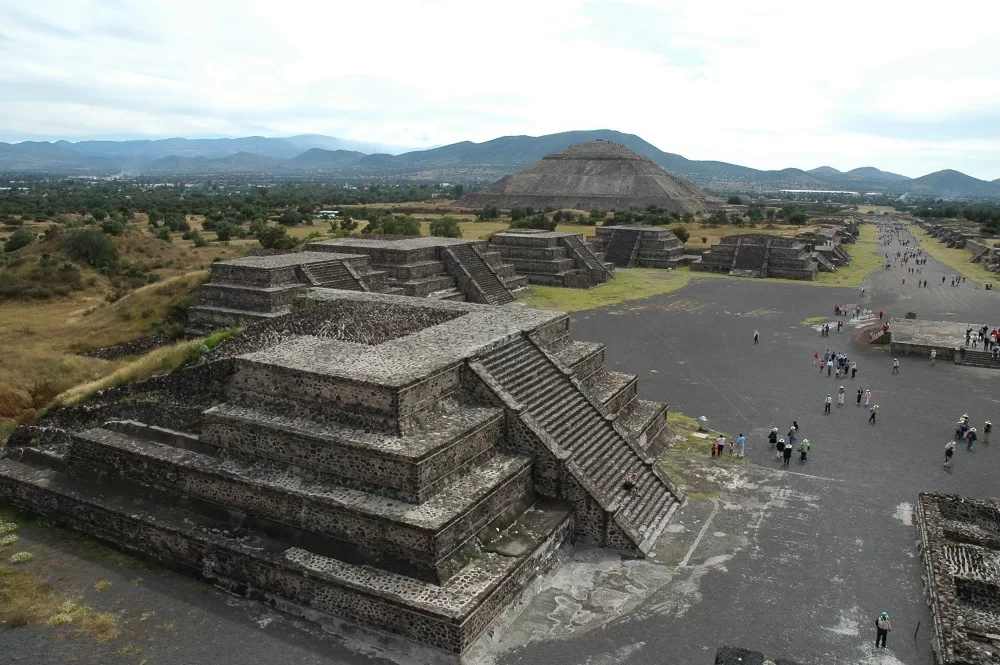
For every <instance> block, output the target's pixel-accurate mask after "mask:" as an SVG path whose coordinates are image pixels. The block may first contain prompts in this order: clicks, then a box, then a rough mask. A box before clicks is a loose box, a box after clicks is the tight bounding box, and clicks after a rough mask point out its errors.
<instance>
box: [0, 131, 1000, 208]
mask: <svg viewBox="0 0 1000 665" xmlns="http://www.w3.org/2000/svg"><path fill="white" fill-rule="evenodd" d="M594 139H605V140H609V141H614V142H615V143H621V144H623V145H625V146H626V147H628V148H629V149H631V150H633V151H635V152H637V153H639V154H640V155H642V156H644V157H646V158H648V159H649V160H651V161H652V162H653V163H655V164H658V165H659V166H661V167H663V168H664V169H666V170H667V171H669V172H670V173H673V174H674V175H678V176H681V177H682V178H686V179H688V180H690V181H692V182H693V183H695V184H696V185H699V186H702V187H709V188H713V189H716V190H723V191H724V190H756V189H764V190H774V189H820V190H848V191H862V192H886V193H893V194H904V193H910V194H914V195H920V196H936V197H938V196H939V197H949V198H1000V179H998V180H994V181H993V182H988V181H985V180H979V179H977V178H973V177H972V176H969V175H966V174H964V173H961V172H959V171H953V170H950V169H949V170H944V171H938V172H936V173H930V174H927V175H925V176H921V177H919V178H908V177H906V176H903V175H899V174H896V173H890V172H888V171H881V170H879V169H877V168H874V167H871V166H864V167H860V168H856V169H852V170H850V171H846V172H845V171H839V170H837V169H834V168H831V167H829V166H820V167H818V168H814V169H811V170H808V171H805V170H802V169H796V168H787V169H780V170H771V171H768V170H759V169H753V168H749V167H746V166H739V165H737V164H729V163H726V162H719V161H700V160H690V159H687V158H685V157H682V156H681V155H677V154H673V153H669V152H664V151H662V150H660V149H659V148H657V147H656V146H654V145H652V144H651V143H648V142H647V141H645V140H643V139H641V138H640V137H638V136H636V135H634V134H624V133H622V132H616V131H613V130H607V129H603V130H592V131H572V132H561V133H558V134H548V135H545V136H504V137H501V138H497V139H493V140H491V141H485V142H483V143H472V142H471V141H462V142H460V143H454V144H451V145H446V146H441V147H438V148H431V149H429V150H415V151H409V152H401V153H400V154H392V153H398V152H400V150H401V149H400V148H394V147H392V146H382V145H371V144H362V143H360V142H357V141H349V140H345V139H338V138H334V137H330V136H323V135H319V134H306V135H300V136H292V137H286V138H265V137H261V136H250V137H245V138H236V139H183V138H174V139H162V140H135V141H80V142H77V143H71V142H69V141H56V142H53V143H50V142H40V141H25V142H22V143H0V172H2V173H24V172H28V173H46V174H52V175H112V174H122V175H130V176H146V177H153V178H161V177H162V178H175V177H192V176H202V177H208V176H210V177H220V178H225V177H248V178H307V179H312V180H322V179H337V180H345V181H352V182H384V181H393V180H397V181H398V180H414V181H429V182H462V183H466V184H486V183H491V182H493V181H495V180H497V179H499V178H500V177H502V176H504V175H507V174H509V173H513V172H515V171H518V170H520V169H522V168H524V167H526V166H528V165H529V164H531V163H532V162H534V161H536V160H538V159H541V158H542V157H544V156H545V155H548V154H551V153H554V152H559V151H561V150H564V149H565V148H567V147H569V146H570V145H573V144H575V143H582V142H584V141H591V140H594Z"/></svg>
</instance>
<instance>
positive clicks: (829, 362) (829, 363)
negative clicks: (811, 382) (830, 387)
mask: <svg viewBox="0 0 1000 665" xmlns="http://www.w3.org/2000/svg"><path fill="white" fill-rule="evenodd" d="M831 374H833V358H830V359H829V360H827V361H826V375H827V377H829V376H830V375H831Z"/></svg>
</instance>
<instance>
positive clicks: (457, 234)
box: [431, 217, 462, 238]
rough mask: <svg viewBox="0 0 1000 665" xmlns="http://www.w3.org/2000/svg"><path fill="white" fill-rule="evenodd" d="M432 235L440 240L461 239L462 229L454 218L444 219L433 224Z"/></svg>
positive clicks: (436, 220)
mask: <svg viewBox="0 0 1000 665" xmlns="http://www.w3.org/2000/svg"><path fill="white" fill-rule="evenodd" d="M431 235H432V236H437V237H439V238H461V237H462V229H461V227H459V225H458V220H457V219H455V218H454V217H442V218H440V219H435V220H434V221H433V222H431Z"/></svg>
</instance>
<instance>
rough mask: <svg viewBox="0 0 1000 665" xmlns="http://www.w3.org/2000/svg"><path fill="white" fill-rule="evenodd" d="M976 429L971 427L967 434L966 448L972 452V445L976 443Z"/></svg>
mask: <svg viewBox="0 0 1000 665" xmlns="http://www.w3.org/2000/svg"><path fill="white" fill-rule="evenodd" d="M977 438H979V437H977V436H976V428H975V427H970V428H969V431H968V432H966V433H965V444H966V445H965V448H966V450H972V444H973V443H975V441H976V439H977Z"/></svg>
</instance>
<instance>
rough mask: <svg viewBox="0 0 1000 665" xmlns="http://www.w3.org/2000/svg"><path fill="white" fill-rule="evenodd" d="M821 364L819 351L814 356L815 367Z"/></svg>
mask: <svg viewBox="0 0 1000 665" xmlns="http://www.w3.org/2000/svg"><path fill="white" fill-rule="evenodd" d="M818 364H819V351H817V352H816V353H814V354H813V367H815V366H816V365H818Z"/></svg>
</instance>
